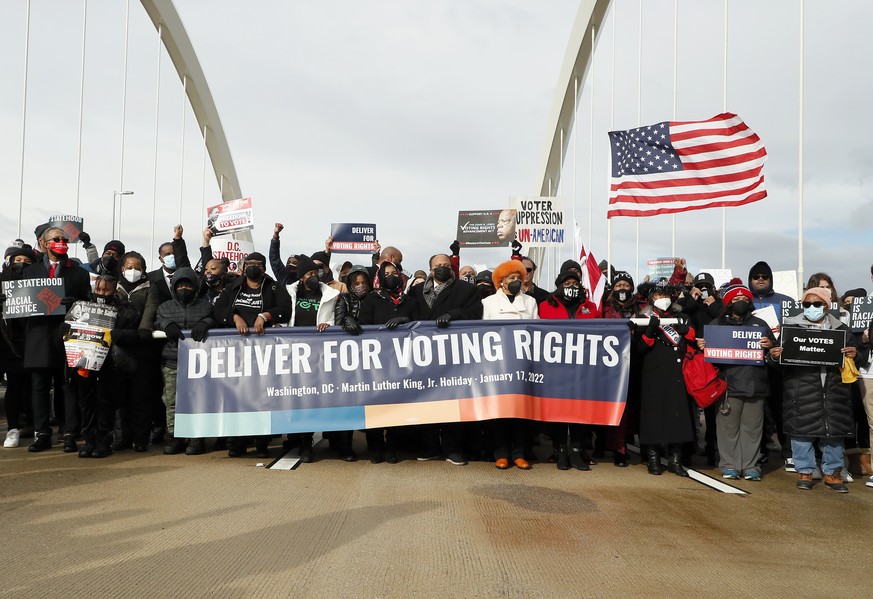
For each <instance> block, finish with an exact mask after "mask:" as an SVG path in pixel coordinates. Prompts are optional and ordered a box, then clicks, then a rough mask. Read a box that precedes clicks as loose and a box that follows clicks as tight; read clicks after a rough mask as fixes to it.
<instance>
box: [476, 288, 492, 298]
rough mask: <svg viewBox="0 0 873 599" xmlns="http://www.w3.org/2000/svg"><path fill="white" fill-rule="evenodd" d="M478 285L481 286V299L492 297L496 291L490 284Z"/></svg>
mask: <svg viewBox="0 0 873 599" xmlns="http://www.w3.org/2000/svg"><path fill="white" fill-rule="evenodd" d="M477 287H479V297H480V298H481V299H485V298H486V297H491V296H492V295H494V293H495V291H494V288H493V287H491V286H490V285H477Z"/></svg>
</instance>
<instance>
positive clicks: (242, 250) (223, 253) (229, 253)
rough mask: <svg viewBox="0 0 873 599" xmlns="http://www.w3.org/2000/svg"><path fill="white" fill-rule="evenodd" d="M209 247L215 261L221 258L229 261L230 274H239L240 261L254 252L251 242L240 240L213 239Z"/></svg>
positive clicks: (253, 245)
mask: <svg viewBox="0 0 873 599" xmlns="http://www.w3.org/2000/svg"><path fill="white" fill-rule="evenodd" d="M209 246H210V247H211V248H212V257H213V258H214V259H215V260H219V259H221V258H227V259H228V260H230V269H229V270H230V272H239V262H240V260H245V259H246V256H248V255H249V254H251V253H252V252H254V251H255V244H254V242H253V241H244V240H242V239H216V238H215V237H213V238H212V239H210V240H209Z"/></svg>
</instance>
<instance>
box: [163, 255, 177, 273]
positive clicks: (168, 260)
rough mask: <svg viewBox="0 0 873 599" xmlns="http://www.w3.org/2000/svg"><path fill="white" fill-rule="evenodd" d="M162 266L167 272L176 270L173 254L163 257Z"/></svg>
mask: <svg viewBox="0 0 873 599" xmlns="http://www.w3.org/2000/svg"><path fill="white" fill-rule="evenodd" d="M164 266H165V267H166V269H167V270H176V257H175V256H174V255H173V254H167V255H166V256H164Z"/></svg>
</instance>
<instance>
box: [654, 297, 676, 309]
mask: <svg viewBox="0 0 873 599" xmlns="http://www.w3.org/2000/svg"><path fill="white" fill-rule="evenodd" d="M672 303H673V300H671V299H670V298H669V297H659V298H658V299H656V300H655V301H654V304H655V307H656V308H657V309H658V310H661V311H662V312H666V311H667V309H668V308H669V307H670V304H672Z"/></svg>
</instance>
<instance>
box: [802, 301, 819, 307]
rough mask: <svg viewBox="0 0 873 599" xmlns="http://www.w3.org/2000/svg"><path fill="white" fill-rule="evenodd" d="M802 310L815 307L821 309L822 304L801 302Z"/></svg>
mask: <svg viewBox="0 0 873 599" xmlns="http://www.w3.org/2000/svg"><path fill="white" fill-rule="evenodd" d="M802 305H803V307H804V308H811V307H812V306H815V307H816V308H821V307H822V306H824V302H802Z"/></svg>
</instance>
